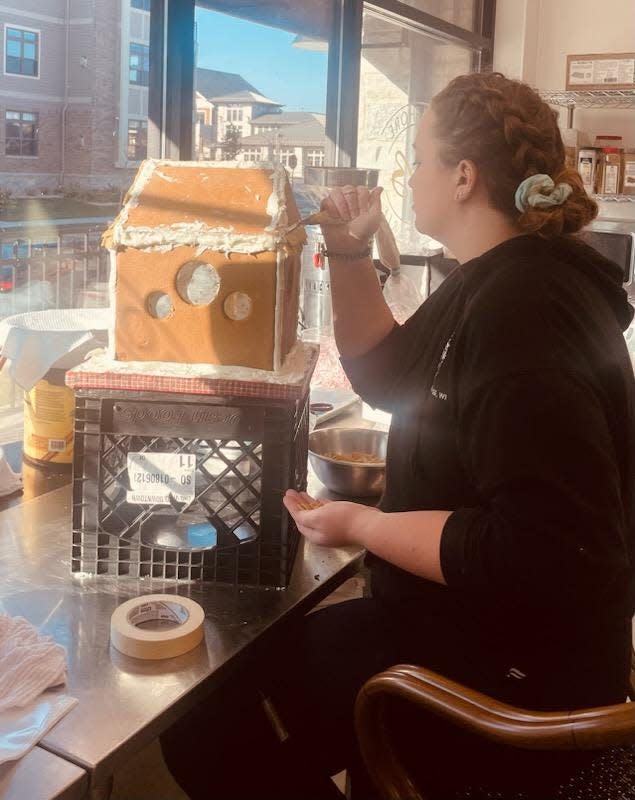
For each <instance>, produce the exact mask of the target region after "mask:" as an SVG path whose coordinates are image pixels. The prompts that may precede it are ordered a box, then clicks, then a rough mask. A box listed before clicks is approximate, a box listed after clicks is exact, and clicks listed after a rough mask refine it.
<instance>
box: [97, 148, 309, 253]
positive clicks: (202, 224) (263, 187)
mask: <svg viewBox="0 0 635 800" xmlns="http://www.w3.org/2000/svg"><path fill="white" fill-rule="evenodd" d="M298 219H299V214H298V210H297V207H296V205H295V201H294V199H293V194H292V192H291V189H290V187H289V183H288V179H287V173H286V170H285V169H284V167H283V166H282V165H281V164H269V163H253V162H251V163H237V162H234V161H224V162H223V161H161V160H157V159H148V160H147V161H144V162H143V163H142V165H141V167H140V169H139V172H138V173H137V176H136V178H135V180H134V182H133V184H132V186H131V187H130V190H129V191H128V194H127V196H126V200H125V202H124V206H123V208H122V210H121V212H120V213H119V215H118V217H117V218H116V219H115V221H114V222H113V224H112V225H111V227H110V228H109V229H108V230H107V231H106V233H105V234H104V246H105V247H107V248H108V249H111V250H113V249H118V248H122V247H131V248H136V249H140V250H158V251H161V250H163V251H165V250H170V249H172V248H174V247H178V246H181V245H189V246H194V247H199V248H200V249H201V250H208V249H209V250H214V251H216V252H236V253H256V252H262V251H268V250H277V249H279V248H280V247H285V248H288V249H295V248H297V247H298V246H300V245H301V244H303V242H304V240H305V234H304V230H303V229H302V228H301V227H300V228H298V229H296V230H295V231H293V232H291V233H287V229H288V227H289V226H290V225H292V224H293V223H294V222H296V221H297V220H298Z"/></svg>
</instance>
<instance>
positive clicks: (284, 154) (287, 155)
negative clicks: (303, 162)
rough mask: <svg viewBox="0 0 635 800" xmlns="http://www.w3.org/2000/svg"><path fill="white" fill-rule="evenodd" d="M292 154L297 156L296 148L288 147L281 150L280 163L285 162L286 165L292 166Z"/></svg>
mask: <svg viewBox="0 0 635 800" xmlns="http://www.w3.org/2000/svg"><path fill="white" fill-rule="evenodd" d="M292 156H294V157H295V150H294V148H293V147H288V148H284V149H282V150H280V163H281V164H284V166H285V167H290V166H291V164H290V161H291V157H292ZM296 164H297V162H296Z"/></svg>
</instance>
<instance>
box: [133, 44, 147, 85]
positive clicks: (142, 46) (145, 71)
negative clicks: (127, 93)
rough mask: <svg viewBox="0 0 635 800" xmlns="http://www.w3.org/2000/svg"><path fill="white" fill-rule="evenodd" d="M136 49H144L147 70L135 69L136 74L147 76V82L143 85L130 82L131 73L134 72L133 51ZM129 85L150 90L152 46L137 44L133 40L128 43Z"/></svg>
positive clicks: (144, 63)
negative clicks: (132, 63)
mask: <svg viewBox="0 0 635 800" xmlns="http://www.w3.org/2000/svg"><path fill="white" fill-rule="evenodd" d="M134 47H141V48H143V49H144V51H145V52H144V54H143V55H144V62H143V66H146V65H147V69H135V71H136V72H140V73H141V74H142V75H146V76H147V78H146V82H145V83H141V82H140V81H132V80H130V73H131V72H132V71H133V67H132V66H131V63H130V61H131V58H132V50H133V48H134ZM128 85H129V86H142V87H145V88H148V87H149V86H150V45H148V44H145V43H144V42H136V41H134V40H131V41H130V42H129V43H128Z"/></svg>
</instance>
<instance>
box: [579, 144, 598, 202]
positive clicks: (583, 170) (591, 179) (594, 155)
mask: <svg viewBox="0 0 635 800" xmlns="http://www.w3.org/2000/svg"><path fill="white" fill-rule="evenodd" d="M597 163H598V151H597V150H596V149H595V148H594V147H585V148H583V149H582V150H580V151H579V153H578V172H579V173H580V177H581V178H582V184H583V186H584V188H585V189H586V190H587V192H588V193H589V194H593V192H594V191H595V179H596V172H597Z"/></svg>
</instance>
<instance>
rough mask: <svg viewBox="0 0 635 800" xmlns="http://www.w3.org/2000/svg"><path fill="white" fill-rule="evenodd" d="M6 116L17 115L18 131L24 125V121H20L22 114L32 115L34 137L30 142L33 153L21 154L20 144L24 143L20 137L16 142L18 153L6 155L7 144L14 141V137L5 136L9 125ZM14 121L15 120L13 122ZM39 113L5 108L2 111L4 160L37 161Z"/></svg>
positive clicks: (38, 150)
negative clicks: (17, 142) (11, 140)
mask: <svg viewBox="0 0 635 800" xmlns="http://www.w3.org/2000/svg"><path fill="white" fill-rule="evenodd" d="M7 114H19V115H20V119H19V120H17V123H18V125H19V126H20V129H22V125H23V124H25V121H24V120H23V119H22V115H23V114H32V115H33V116H34V117H35V120H34V121H33V127H34V136H33V139H32V140H27V141H32V142H33V144H34V145H35V153H23V152H22V142H23V141H24V140H23V138H22V135H20V136H19V137H18V141H19V143H20V152H19V153H7V142H8V141H9V140H10V139H15V138H16V137H15V136H7V125H8V123H9V119H8V118H7ZM14 121H15V120H14ZM39 145H40V112H39V111H26V110H24V109H13V108H5V109H4V157H5V158H32V159H37V158H39V157H40V146H39Z"/></svg>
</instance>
